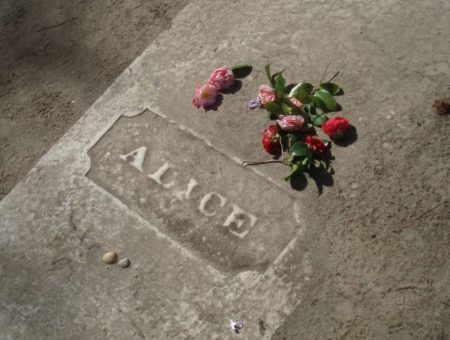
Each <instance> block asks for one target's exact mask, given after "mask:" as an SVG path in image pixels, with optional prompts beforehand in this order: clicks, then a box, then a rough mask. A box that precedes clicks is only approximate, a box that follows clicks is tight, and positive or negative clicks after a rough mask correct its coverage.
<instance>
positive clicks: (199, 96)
mask: <svg viewBox="0 0 450 340" xmlns="http://www.w3.org/2000/svg"><path fill="white" fill-rule="evenodd" d="M216 98H217V90H216V88H215V87H214V86H212V85H209V84H204V85H202V86H199V87H196V88H195V95H194V98H193V99H192V104H194V106H195V107H196V108H197V109H198V108H200V106H201V107H203V108H204V109H207V108H209V107H211V106H212V105H214V104H215V103H216Z"/></svg>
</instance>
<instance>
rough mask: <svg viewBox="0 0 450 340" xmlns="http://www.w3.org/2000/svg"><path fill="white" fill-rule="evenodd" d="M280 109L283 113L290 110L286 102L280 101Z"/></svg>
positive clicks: (287, 112) (288, 112)
mask: <svg viewBox="0 0 450 340" xmlns="http://www.w3.org/2000/svg"><path fill="white" fill-rule="evenodd" d="M281 109H282V110H283V113H284V114H290V113H291V111H292V109H291V107H290V106H289V105H287V104H286V103H281Z"/></svg>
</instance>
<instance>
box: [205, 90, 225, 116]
mask: <svg viewBox="0 0 450 340" xmlns="http://www.w3.org/2000/svg"><path fill="white" fill-rule="evenodd" d="M222 102H223V95H221V94H220V93H219V94H218V95H217V99H216V102H215V103H214V105H211V106H210V107H208V108H207V109H205V111H206V112H208V111H217V109H218V108H219V106H220V105H221V104H222Z"/></svg>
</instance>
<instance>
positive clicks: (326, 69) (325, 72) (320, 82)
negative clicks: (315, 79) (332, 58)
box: [319, 63, 330, 84]
mask: <svg viewBox="0 0 450 340" xmlns="http://www.w3.org/2000/svg"><path fill="white" fill-rule="evenodd" d="M328 66H330V63H328V64H327V67H325V71H323V74H322V78H321V79H320V81H319V84H322V80H323V78H325V74H327V71H328Z"/></svg>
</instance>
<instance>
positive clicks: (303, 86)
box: [288, 83, 314, 103]
mask: <svg viewBox="0 0 450 340" xmlns="http://www.w3.org/2000/svg"><path fill="white" fill-rule="evenodd" d="M313 89H314V86H312V85H311V84H309V83H299V84H297V85H296V86H294V88H293V89H292V90H291V92H289V95H288V97H295V98H297V99H298V100H300V101H301V99H300V98H299V97H297V95H298V94H299V93H300V92H301V93H303V94H306V95H310V94H311V92H312V90H313ZM302 103H303V102H302Z"/></svg>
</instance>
